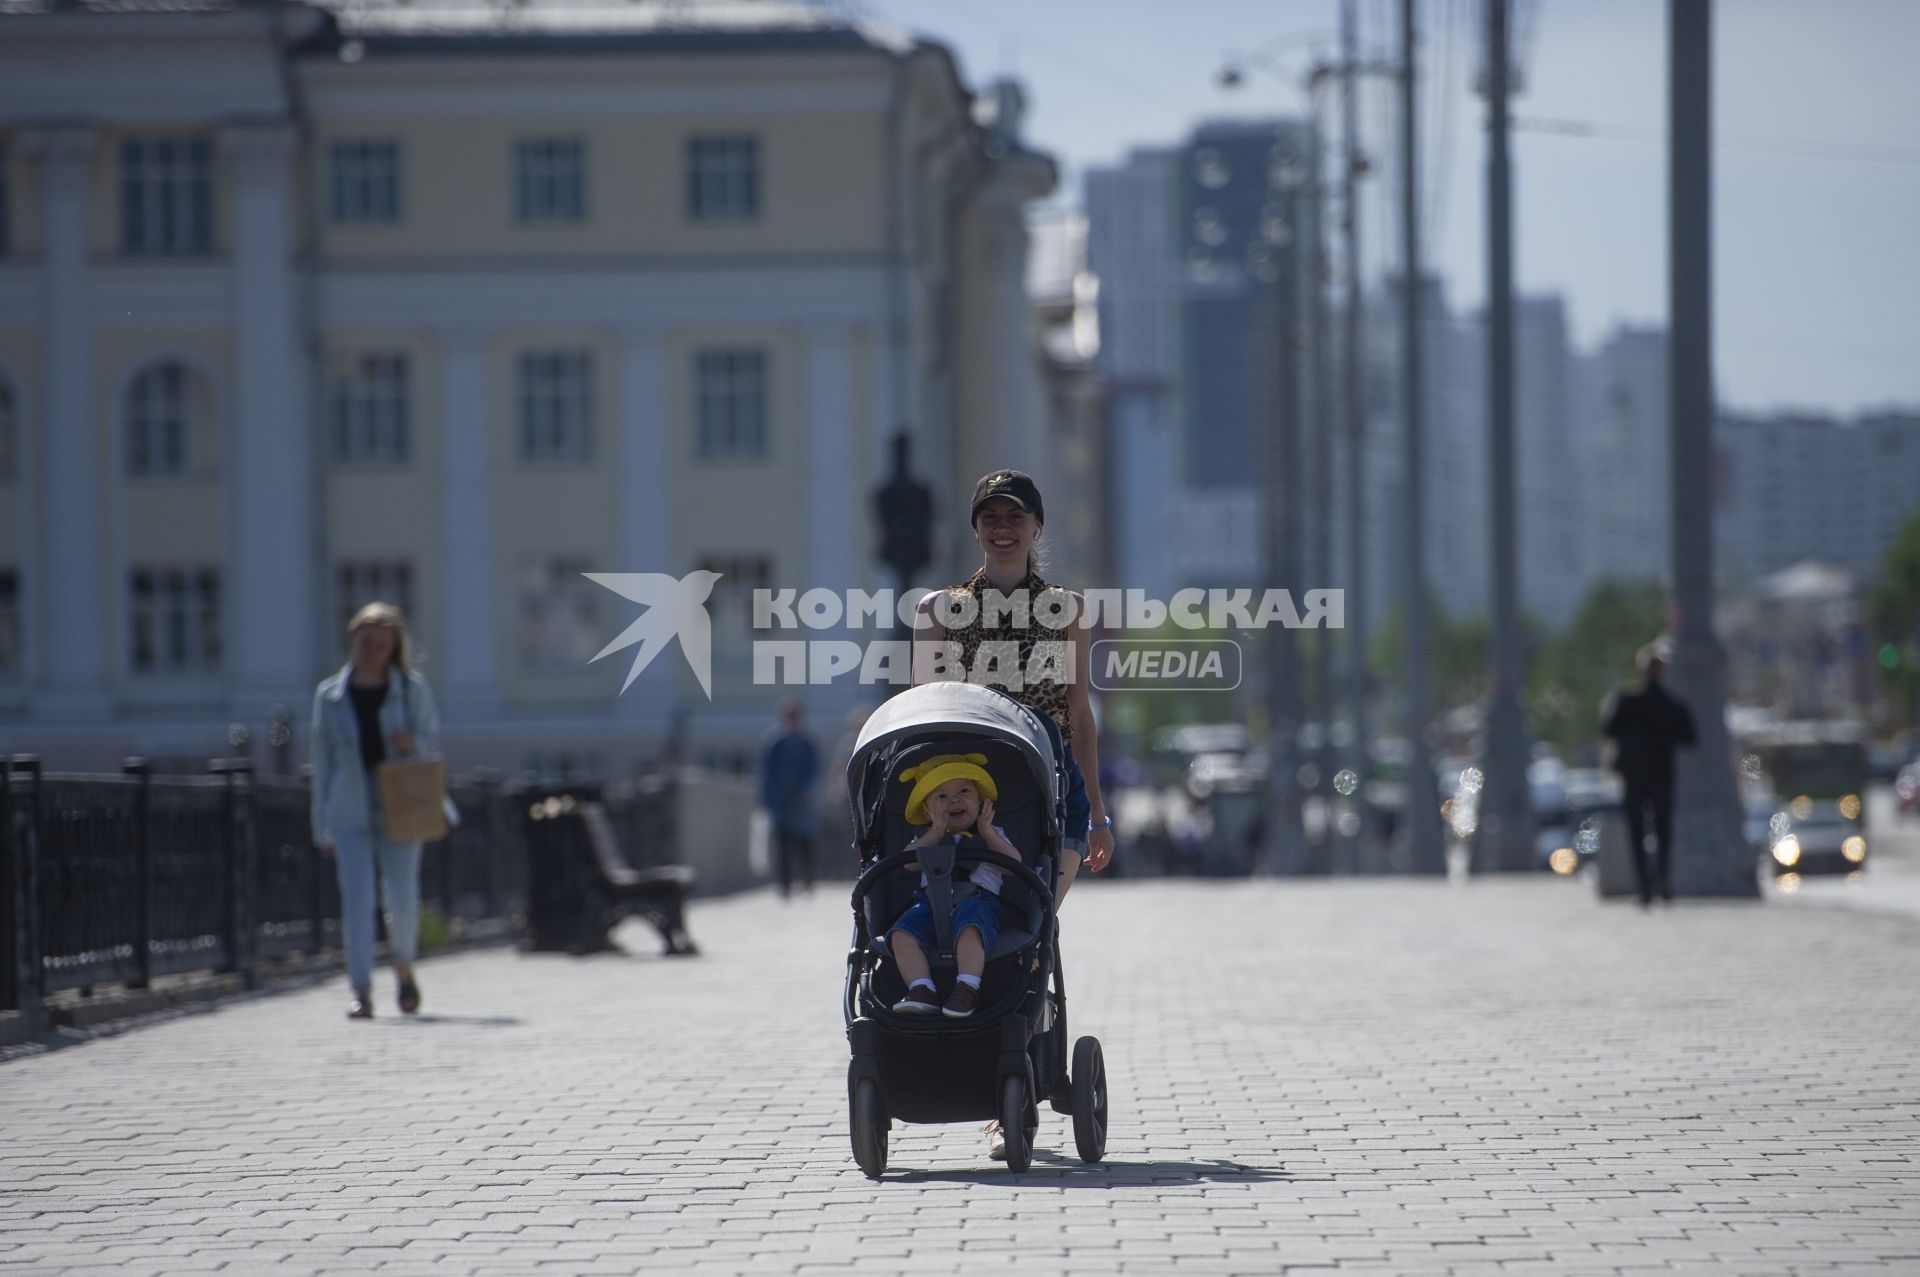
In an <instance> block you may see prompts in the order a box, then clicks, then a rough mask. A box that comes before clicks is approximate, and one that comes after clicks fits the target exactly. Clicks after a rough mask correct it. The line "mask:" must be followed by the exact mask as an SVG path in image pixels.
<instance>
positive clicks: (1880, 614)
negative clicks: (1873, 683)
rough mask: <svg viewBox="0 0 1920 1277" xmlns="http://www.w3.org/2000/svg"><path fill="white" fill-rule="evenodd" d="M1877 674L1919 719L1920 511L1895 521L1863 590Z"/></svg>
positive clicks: (1908, 713)
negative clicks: (1875, 574) (1876, 570)
mask: <svg viewBox="0 0 1920 1277" xmlns="http://www.w3.org/2000/svg"><path fill="white" fill-rule="evenodd" d="M1867 625H1868V629H1869V632H1870V633H1871V634H1872V636H1873V645H1874V647H1875V648H1877V649H1878V652H1877V664H1878V666H1879V669H1880V675H1881V677H1882V678H1883V679H1885V680H1886V682H1887V685H1888V687H1889V688H1890V689H1891V690H1892V692H1893V693H1894V695H1895V697H1896V698H1897V699H1898V700H1899V703H1900V710H1901V712H1902V713H1903V714H1904V715H1906V717H1907V722H1908V723H1909V725H1910V724H1912V723H1913V722H1914V721H1915V720H1916V719H1920V514H1916V515H1914V516H1913V517H1911V518H1909V519H1908V520H1907V521H1906V522H1905V523H1903V524H1901V525H1900V531H1899V533H1898V534H1897V535H1895V537H1894V538H1893V543H1892V544H1891V545H1889V546H1888V547H1887V552H1886V555H1885V557H1884V558H1882V559H1881V562H1880V581H1879V584H1877V585H1875V586H1874V588H1873V590H1872V592H1871V593H1869V594H1868V595H1867Z"/></svg>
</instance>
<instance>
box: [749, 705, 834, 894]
mask: <svg viewBox="0 0 1920 1277" xmlns="http://www.w3.org/2000/svg"><path fill="white" fill-rule="evenodd" d="M780 719H781V725H780V726H779V727H776V728H774V729H773V730H772V731H771V732H769V733H768V734H767V739H766V743H765V744H764V745H763V746H762V747H761V749H760V806H761V808H762V809H763V810H764V811H765V812H766V813H767V816H768V818H769V819H770V821H771V822H772V826H773V841H774V855H775V858H776V862H777V863H778V865H779V871H780V894H781V895H782V896H786V895H789V894H791V893H792V891H793V884H794V881H795V879H796V877H797V878H798V880H799V881H800V883H801V884H802V885H804V886H805V887H806V889H807V890H808V891H812V890H813V788H814V782H815V780H816V779H818V777H819V775H820V747H819V746H818V745H816V744H814V741H813V737H811V736H809V735H807V732H806V728H805V716H804V713H803V711H802V710H801V708H800V703H799V702H798V701H793V700H789V701H786V702H785V703H783V704H782V705H781V706H780Z"/></svg>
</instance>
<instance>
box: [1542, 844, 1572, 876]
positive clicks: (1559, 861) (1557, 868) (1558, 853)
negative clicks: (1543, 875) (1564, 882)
mask: <svg viewBox="0 0 1920 1277" xmlns="http://www.w3.org/2000/svg"><path fill="white" fill-rule="evenodd" d="M1547 867H1548V868H1550V869H1552V870H1553V871H1554V872H1555V873H1557V874H1570V873H1572V872H1573V871H1574V870H1576V869H1578V868H1579V867H1580V854H1579V853H1578V852H1576V851H1575V850H1574V849H1573V848H1571V847H1555V848H1554V849H1553V854H1552V855H1551V856H1548V857H1547Z"/></svg>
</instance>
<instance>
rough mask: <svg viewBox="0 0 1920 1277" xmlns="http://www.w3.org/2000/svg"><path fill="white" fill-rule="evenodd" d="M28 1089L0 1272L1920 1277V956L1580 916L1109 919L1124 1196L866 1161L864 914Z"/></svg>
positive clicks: (1468, 903) (579, 966) (966, 1156)
mask: <svg viewBox="0 0 1920 1277" xmlns="http://www.w3.org/2000/svg"><path fill="white" fill-rule="evenodd" d="M693 923H694V930H695V933H696V936H697V937H698V939H699V941H700V943H701V945H702V947H703V948H704V950H705V951H706V956H704V957H701V958H698V959H693V960H665V959H661V958H657V957H655V956H653V955H654V946H653V944H652V941H651V937H650V936H648V935H647V934H646V933H644V932H641V931H637V930H636V931H635V932H634V933H632V935H631V936H630V939H631V940H632V943H633V948H634V950H635V955H636V956H633V957H620V956H613V957H601V958H591V959H570V958H564V957H548V956H538V957H530V956H522V955H518V954H515V953H512V952H509V951H504V950H501V951H489V952H478V953H468V954H463V955H458V956H453V957H449V958H445V959H438V960H434V961H431V962H428V963H426V964H424V965H423V967H422V983H423V986H424V989H425V993H426V998H427V1011H428V1012H429V1014H427V1015H423V1016H422V1017H420V1018H419V1019H417V1020H402V1019H400V1018H399V1017H398V1016H396V1015H394V1014H393V1013H392V1002H391V992H392V989H391V983H390V982H387V981H384V980H383V982H382V984H381V987H380V990H379V993H380V997H381V1005H380V1010H381V1018H379V1019H377V1020H375V1021H373V1022H372V1023H364V1024H358V1023H348V1022H347V1021H346V1020H345V1019H344V1018H343V1016H342V1012H343V1010H344V1001H345V998H344V989H343V988H341V987H333V988H328V989H312V990H304V991H298V992H292V993H287V994H284V995H281V996H277V997H272V998H266V999H258V1000H254V1001H249V1002H245V1003H239V1004H233V1005H229V1006H227V1007H225V1008H223V1009H220V1010H216V1011H212V1012H208V1013H204V1014H196V1015H190V1016H184V1017H182V1018H179V1019H177V1020H174V1021H171V1022H169V1023H165V1024H160V1025H157V1026H153V1027H149V1028H143V1029H140V1030H137V1031H135V1032H130V1033H127V1034H123V1035H120V1036H117V1037H113V1038H109V1039H105V1040H101V1041H95V1042H91V1043H86V1044H83V1045H79V1046H74V1047H70V1048H66V1049H62V1050H58V1051H53V1052H49V1053H47V1054H44V1055H38V1056H33V1057H29V1058H24V1059H17V1060H15V1061H13V1062H12V1063H9V1064H6V1065H4V1066H0V1274H4V1273H12V1272H31V1273H35V1274H42V1273H81V1272H96V1271H97V1272H113V1273H116V1274H141V1273H172V1272H180V1273H187V1272H208V1271H214V1270H222V1271H229V1272H239V1273H251V1272H269V1271H271V1272H276V1273H298V1272H314V1273H329V1274H338V1273H357V1272H399V1273H451V1272H474V1273H490V1274H491V1273H536V1272H551V1273H561V1274H572V1273H579V1274H585V1273H603V1272H607V1273H611V1272H625V1273H637V1272H646V1273H678V1272H702V1273H709V1272H711V1273H722V1272H731V1273H830V1272H843V1271H862V1272H874V1273H899V1272H914V1273H958V1272H962V1271H967V1272H983V1271H992V1270H994V1269H997V1268H1005V1267H1009V1266H1013V1265H1018V1266H1020V1267H1021V1268H1022V1270H1023V1271H1026V1272H1029V1273H1053V1272H1070V1273H1107V1272H1116V1271H1119V1272H1141V1273H1169V1272H1173V1273H1186V1272H1193V1273H1248V1274H1268V1273H1277V1272H1322V1273H1348V1272H1374V1273H1401V1274H1412V1273H1441V1272H1447V1273H1503V1274H1504V1273H1527V1272H1540V1273H1556V1274H1560V1273H1567V1274H1582V1273H1625V1272H1661V1273H1666V1272H1672V1271H1690V1270H1692V1271H1701V1272H1714V1273H1790V1272H1809V1273H1812V1272H1829V1271H1863V1272H1889V1273H1916V1272H1920V922H1916V921H1914V920H1911V919H1906V918H1901V917H1895V916H1880V915H1870V914H1858V913H1849V912H1845V911H1840V910H1828V909H1815V908H1791V909H1789V908H1778V907H1767V906H1760V905H1745V906H1742V905H1705V904H1692V905H1682V906H1679V907H1676V908H1674V909H1672V910H1671V911H1665V912H1661V911H1656V912H1654V913H1651V914H1643V913H1641V912H1639V911H1638V910H1635V909H1633V908H1631V907H1630V906H1628V907H1621V906H1612V907H1605V908H1603V907H1601V906H1600V905H1598V904H1596V903H1595V902H1594V901H1593V899H1592V897H1591V895H1590V894H1588V892H1587V891H1585V890H1584V889H1583V888H1582V886H1581V885H1579V884H1577V883H1571V882H1565V881H1560V880H1552V881H1548V880H1541V879H1532V878H1528V879H1523V880H1509V881H1486V882H1474V883H1470V884H1467V885H1464V886H1449V885H1446V884H1443V883H1413V882H1378V881H1336V882H1321V883H1304V884H1281V883H1272V882H1258V883H1196V882H1185V881H1169V882H1133V883H1127V882H1114V883H1106V882H1095V883H1090V884H1088V885H1087V886H1086V887H1084V888H1082V889H1081V890H1080V891H1078V892H1077V893H1076V896H1075V898H1074V899H1073V900H1072V901H1071V902H1070V903H1069V905H1068V908H1067V911H1066V915H1065V923H1066V946H1067V970H1068V974H1069V982H1070V990H1069V991H1070V994H1071V996H1072V1004H1071V1006H1072V1021H1073V1027H1074V1030H1075V1032H1076V1033H1097V1034H1098V1035H1099V1036H1100V1037H1101V1038H1102V1040H1103V1042H1104V1043H1105V1045H1106V1050H1107V1062H1108V1069H1109V1073H1110V1078H1111V1085H1112V1090H1113V1124H1112V1138H1111V1142H1110V1145H1109V1157H1108V1161H1107V1162H1106V1163H1104V1164H1102V1165H1100V1166H1096V1167H1087V1166H1083V1165H1081V1164H1080V1163H1079V1162H1078V1161H1077V1160H1076V1159H1075V1158H1074V1157H1073V1155H1072V1136H1071V1131H1070V1128H1069V1123H1068V1121H1067V1119H1066V1118H1064V1117H1059V1116H1056V1115H1054V1114H1052V1113H1051V1112H1047V1111H1044V1110H1043V1114H1042V1126H1041V1133H1040V1152H1039V1153H1038V1154H1037V1156H1036V1161H1035V1164H1034V1167H1033V1169H1032V1170H1031V1171H1030V1172H1029V1173H1028V1174H1026V1175H1025V1176H1022V1177H1020V1178H1018V1179H1016V1178H1014V1177H1011V1176H1009V1175H1008V1174H1007V1172H1006V1171H1005V1169H1004V1168H1003V1167H1000V1166H998V1165H996V1164H993V1163H990V1162H988V1161H987V1160H986V1157H985V1144H984V1140H983V1138H982V1137H981V1135H980V1132H979V1130H978V1129H977V1128H974V1127H900V1126H896V1127H895V1130H894V1138H893V1145H892V1149H891V1166H892V1169H891V1170H890V1171H889V1174H888V1175H887V1177H886V1179H885V1180H884V1181H883V1182H881V1183H878V1184H876V1183H873V1182H870V1181H868V1180H867V1179H865V1178H864V1177H863V1176H862V1175H861V1174H860V1173H859V1171H858V1170H856V1169H855V1167H854V1165H853V1161H852V1157H851V1155H850V1151H849V1148H848V1142H847V1134H846V1112H845V1083H844V1075H845V1061H846V1049H845V1043H844V1038H843V1036H842V1033H841V1026H840V1013H839V1000H840V981H841V972H842V969H843V967H842V963H843V953H844V948H845V940H846V934H847V922H846V911H845V903H844V899H843V897H842V896H841V895H840V894H839V892H838V890H835V891H834V892H832V893H827V892H823V893H822V894H821V895H819V896H817V897H815V898H813V899H811V900H807V901H802V902H797V903H795V904H793V905H791V906H786V905H782V904H781V902H779V901H778V900H776V899H773V898H771V897H769V896H767V895H753V896H747V897H742V898H737V899H733V900H727V901H720V902H711V903H702V904H699V905H698V906H697V907H696V909H695V912H694V919H693Z"/></svg>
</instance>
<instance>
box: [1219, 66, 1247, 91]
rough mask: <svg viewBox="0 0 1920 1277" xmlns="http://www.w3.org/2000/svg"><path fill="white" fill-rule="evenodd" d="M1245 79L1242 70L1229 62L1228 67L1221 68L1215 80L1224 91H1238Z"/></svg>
mask: <svg viewBox="0 0 1920 1277" xmlns="http://www.w3.org/2000/svg"><path fill="white" fill-rule="evenodd" d="M1245 78H1246V77H1245V75H1244V74H1243V73H1242V72H1241V70H1240V68H1239V67H1237V66H1235V65H1233V64H1232V63H1231V62H1229V63H1228V64H1227V65H1226V66H1223V67H1221V68H1220V71H1219V73H1218V74H1217V75H1216V76H1215V77H1214V80H1215V82H1216V83H1217V84H1218V85H1219V86H1220V87H1221V88H1223V89H1237V88H1239V87H1240V82H1241V81H1242V80H1243V79H1245Z"/></svg>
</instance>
